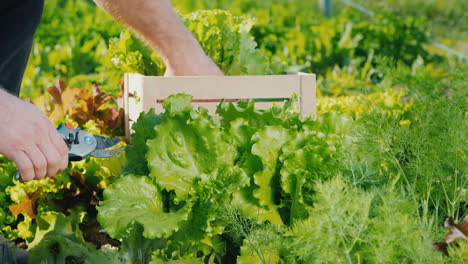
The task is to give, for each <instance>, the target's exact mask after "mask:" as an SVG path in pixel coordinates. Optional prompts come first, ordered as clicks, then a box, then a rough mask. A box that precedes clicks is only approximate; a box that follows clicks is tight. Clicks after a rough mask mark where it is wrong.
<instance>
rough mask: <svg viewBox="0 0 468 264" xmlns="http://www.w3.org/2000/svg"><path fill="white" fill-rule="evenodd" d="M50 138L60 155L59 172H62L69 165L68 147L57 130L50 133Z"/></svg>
mask: <svg viewBox="0 0 468 264" xmlns="http://www.w3.org/2000/svg"><path fill="white" fill-rule="evenodd" d="M49 139H50V142H51V143H52V145H53V146H54V148H55V150H56V152H57V153H58V155H59V159H60V162H59V165H58V173H60V172H62V171H64V170H65V169H66V168H67V167H68V147H67V144H65V141H64V140H63V138H62V136H61V135H60V133H58V132H57V131H52V132H51V133H49Z"/></svg>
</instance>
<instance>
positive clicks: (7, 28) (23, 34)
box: [0, 0, 44, 95]
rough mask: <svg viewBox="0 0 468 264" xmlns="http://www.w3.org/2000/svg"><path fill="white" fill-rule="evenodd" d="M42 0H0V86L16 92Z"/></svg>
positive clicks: (38, 20)
mask: <svg viewBox="0 0 468 264" xmlns="http://www.w3.org/2000/svg"><path fill="white" fill-rule="evenodd" d="M43 7H44V0H0V86H1V87H3V88H4V89H6V90H8V91H10V92H11V93H13V94H16V95H18V94H19V90H20V86H21V80H22V78H23V74H24V70H25V68H26V64H27V62H28V58H29V53H30V51H31V46H32V41H33V38H34V33H35V32H36V29H37V26H38V25H39V22H40V20H41V15H42V9H43Z"/></svg>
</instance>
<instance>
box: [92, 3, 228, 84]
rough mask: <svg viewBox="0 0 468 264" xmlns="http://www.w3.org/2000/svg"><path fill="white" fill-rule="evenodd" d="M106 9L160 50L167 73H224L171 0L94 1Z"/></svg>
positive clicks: (172, 74)
mask: <svg viewBox="0 0 468 264" xmlns="http://www.w3.org/2000/svg"><path fill="white" fill-rule="evenodd" d="M94 2H96V4H98V5H99V6H100V7H101V8H102V9H104V11H106V12H107V13H108V14H109V15H111V16H112V17H113V18H115V19H116V20H118V21H119V22H121V23H122V24H124V25H126V26H128V27H130V28H131V29H132V30H133V31H134V32H136V33H137V34H138V35H139V36H141V37H142V38H143V39H144V40H145V41H146V42H147V43H148V44H149V45H151V47H152V48H153V49H154V50H155V51H156V52H158V53H159V55H160V56H161V58H162V59H163V61H164V63H165V64H166V68H167V70H166V73H165V76H213V75H214V76H216V75H223V73H222V72H221V70H220V69H219V68H218V66H217V65H216V64H215V63H214V62H213V61H212V60H211V59H210V58H209V57H208V56H206V55H205V52H204V51H203V49H202V48H201V46H200V44H199V43H198V41H197V40H196V39H195V37H194V36H193V35H192V33H190V31H188V30H187V28H186V27H185V25H184V24H183V23H182V21H180V19H179V17H178V16H177V14H176V12H175V11H174V9H173V8H172V6H171V4H170V2H169V0H94Z"/></svg>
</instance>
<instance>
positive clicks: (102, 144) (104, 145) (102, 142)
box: [93, 135, 120, 149]
mask: <svg viewBox="0 0 468 264" xmlns="http://www.w3.org/2000/svg"><path fill="white" fill-rule="evenodd" d="M93 136H94V137H95V138H96V141H97V146H96V149H108V148H112V147H114V146H116V145H117V144H119V143H120V139H119V138H108V137H102V136H97V135H93Z"/></svg>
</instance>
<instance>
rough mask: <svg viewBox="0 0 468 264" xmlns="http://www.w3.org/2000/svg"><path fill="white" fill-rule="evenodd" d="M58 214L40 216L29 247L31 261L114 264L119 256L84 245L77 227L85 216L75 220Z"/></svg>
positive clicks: (87, 244) (51, 213)
mask: <svg viewBox="0 0 468 264" xmlns="http://www.w3.org/2000/svg"><path fill="white" fill-rule="evenodd" d="M73 216H74V215H73V214H72V216H69V217H67V216H65V215H64V214H61V213H58V212H46V213H44V214H41V215H38V217H37V218H36V221H37V230H36V233H35V237H34V240H33V241H32V242H31V243H29V244H28V247H29V261H30V262H34V263H37V262H39V263H65V261H66V260H67V261H70V260H71V261H75V262H79V263H112V262H113V261H116V260H117V259H116V256H111V255H110V254H106V253H104V252H101V251H98V250H96V248H95V247H94V245H92V244H90V243H87V242H85V240H84V238H83V234H82V232H81V230H80V229H79V227H78V224H79V223H80V222H81V220H82V217H83V216H84V215H83V214H82V215H81V216H79V215H76V216H75V217H73Z"/></svg>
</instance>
